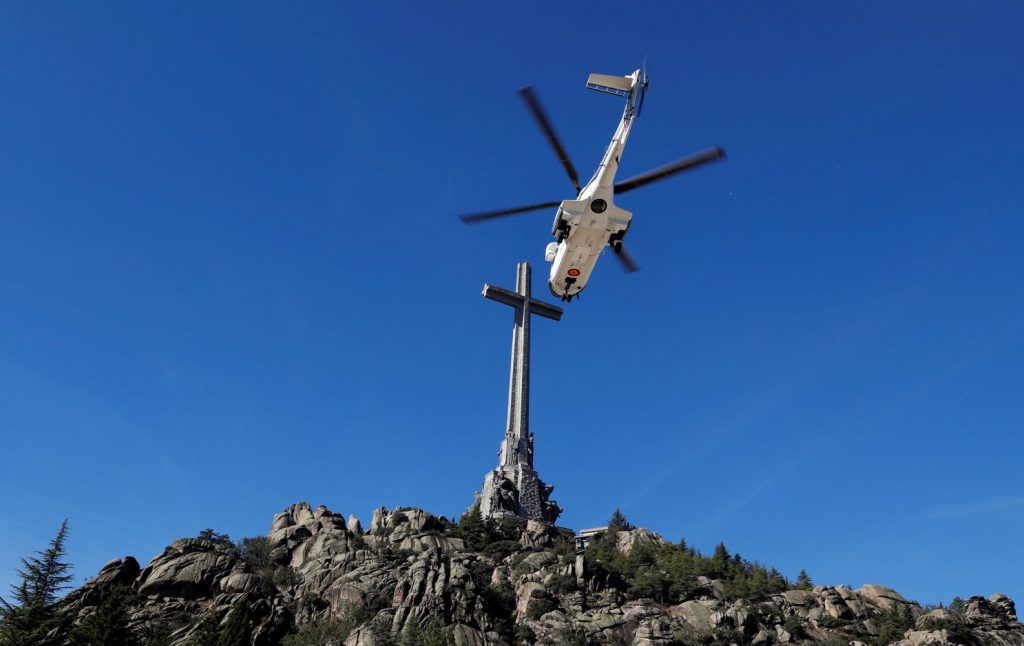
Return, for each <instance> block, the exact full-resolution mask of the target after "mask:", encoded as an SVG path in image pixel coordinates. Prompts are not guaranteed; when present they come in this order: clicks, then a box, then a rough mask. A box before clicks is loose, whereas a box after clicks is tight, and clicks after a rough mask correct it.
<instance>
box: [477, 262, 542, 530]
mask: <svg viewBox="0 0 1024 646" xmlns="http://www.w3.org/2000/svg"><path fill="white" fill-rule="evenodd" d="M516 270H517V273H516V291H514V292H512V291H509V290H507V289H502V288H501V287H495V286H494V285H484V292H483V294H484V297H486V298H489V299H491V300H494V301H498V302H499V303H504V304H505V305H511V306H512V307H513V308H514V309H515V318H514V324H513V327H512V366H511V369H510V370H509V382H508V418H507V422H506V425H505V439H504V440H502V442H501V450H500V451H499V452H498V456H499V460H498V467H497V468H496V469H494V470H493V471H491V472H490V473H488V474H487V475H486V476H484V486H483V490H482V491H481V492H480V493H479V494H478V495H477V501H478V502H479V503H480V513H481V515H482V516H483V517H484V518H503V517H512V518H521V519H524V520H540V521H544V522H548V523H554V522H555V520H557V519H558V515H559V514H561V513H562V508H561V507H559V506H558V504H557V503H555V501H553V500H551V499H550V496H551V492H552V491H554V487H553V486H551V485H546V484H544V482H543V481H542V480H541V479H540V477H539V476H538V475H537V472H536V471H534V469H533V433H531V432H530V318H531V317H532V316H533V315H537V316H543V317H544V318H549V319H553V320H555V321H557V320H559V319H561V318H562V310H561V308H559V307H556V306H554V305H551V304H549V303H545V302H544V301H540V300H537V299H536V298H533V297H532V296H531V294H530V265H529V264H527V263H525V262H521V263H519V265H518V266H517V267H516Z"/></svg>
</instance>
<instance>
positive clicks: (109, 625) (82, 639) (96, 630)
mask: <svg viewBox="0 0 1024 646" xmlns="http://www.w3.org/2000/svg"><path fill="white" fill-rule="evenodd" d="M135 600H136V599H135V597H134V596H133V594H132V592H131V590H130V589H128V588H125V587H121V586H116V587H111V588H108V589H106V590H104V591H103V598H102V599H101V600H100V603H99V605H98V606H97V607H96V610H95V611H94V612H93V613H92V614H91V615H89V616H88V617H86V618H85V619H84V620H83V621H82V623H81V625H80V626H79V627H78V628H77V629H76V630H75V632H74V635H73V636H72V643H73V644H76V645H80V646H94V645H96V644H103V645H104V646H138V645H139V643H140V642H139V639H138V638H137V637H136V636H135V634H134V633H133V632H132V630H131V628H129V627H128V617H129V614H130V610H131V606H132V603H133V602H134V601H135Z"/></svg>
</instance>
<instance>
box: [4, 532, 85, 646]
mask: <svg viewBox="0 0 1024 646" xmlns="http://www.w3.org/2000/svg"><path fill="white" fill-rule="evenodd" d="M67 536H68V521H67V519H66V518H65V519H64V522H63V523H61V526H60V529H59V530H58V531H57V535H56V536H54V537H53V539H52V540H51V541H50V546H49V547H48V548H47V549H45V550H43V551H42V552H36V554H38V557H36V556H30V557H28V558H23V559H21V566H22V568H23V569H20V570H18V571H17V573H18V577H19V578H20V579H21V582H20V583H19V584H17V585H12V586H11V594H12V596H13V600H14V603H9V602H8V601H7V600H5V599H2V598H0V646H35V645H36V644H40V645H42V644H52V643H60V642H61V641H63V639H64V638H65V636H66V635H67V630H68V619H67V618H66V617H65V616H63V615H61V614H59V613H57V612H56V609H55V608H54V604H55V603H56V601H57V595H58V594H59V593H60V592H61V591H62V590H64V589H66V588H67V587H68V585H67V584H68V583H69V582H70V581H71V579H72V576H71V564H70V563H65V562H64V560H63V559H64V555H65V552H66V550H65V547H64V542H65V541H66V540H67ZM51 633H52V634H51Z"/></svg>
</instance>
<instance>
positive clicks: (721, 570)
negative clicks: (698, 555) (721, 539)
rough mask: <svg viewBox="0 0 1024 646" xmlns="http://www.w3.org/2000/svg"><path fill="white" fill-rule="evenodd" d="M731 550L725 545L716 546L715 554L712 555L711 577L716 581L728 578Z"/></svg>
mask: <svg viewBox="0 0 1024 646" xmlns="http://www.w3.org/2000/svg"><path fill="white" fill-rule="evenodd" d="M730 558H731V557H730V555H729V550H727V549H726V548H725V543H719V544H718V545H716V546H715V553H714V554H712V555H711V563H710V566H711V576H712V577H713V578H716V579H720V578H722V577H724V576H726V575H727V574H728V572H729V562H730Z"/></svg>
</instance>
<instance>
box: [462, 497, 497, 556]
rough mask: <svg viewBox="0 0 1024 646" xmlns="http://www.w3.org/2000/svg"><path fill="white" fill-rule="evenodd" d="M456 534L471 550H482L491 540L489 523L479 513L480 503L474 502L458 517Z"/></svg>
mask: <svg viewBox="0 0 1024 646" xmlns="http://www.w3.org/2000/svg"><path fill="white" fill-rule="evenodd" d="M456 533H457V535H458V536H459V537H460V538H462V539H463V540H464V541H466V545H467V546H468V547H469V548H470V549H473V550H482V549H484V548H485V547H487V545H488V544H489V543H490V542H491V523H490V522H489V521H487V520H484V517H483V514H481V513H480V503H475V504H474V505H473V506H472V507H470V508H469V509H467V510H466V513H464V514H462V517H461V518H459V526H458V528H457V531H456Z"/></svg>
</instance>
